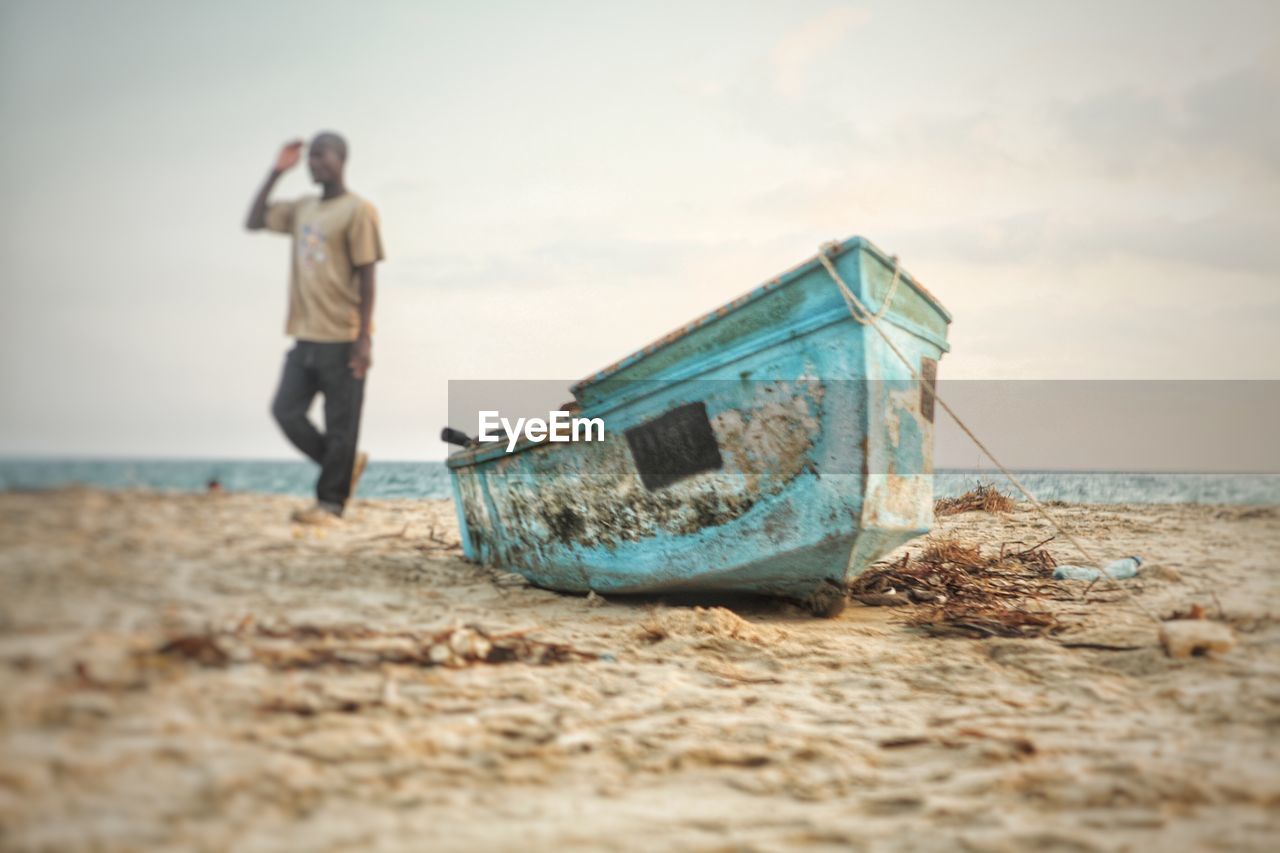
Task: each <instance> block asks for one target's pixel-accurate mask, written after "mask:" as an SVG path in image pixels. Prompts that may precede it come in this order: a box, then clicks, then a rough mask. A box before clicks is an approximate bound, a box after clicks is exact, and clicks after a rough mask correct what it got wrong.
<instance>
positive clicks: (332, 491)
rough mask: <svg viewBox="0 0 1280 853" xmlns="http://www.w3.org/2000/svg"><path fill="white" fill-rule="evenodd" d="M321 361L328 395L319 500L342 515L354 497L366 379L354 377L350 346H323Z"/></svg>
mask: <svg viewBox="0 0 1280 853" xmlns="http://www.w3.org/2000/svg"><path fill="white" fill-rule="evenodd" d="M322 346H323V347H324V351H323V352H322V353H321V354H320V357H319V358H318V359H317V362H318V365H319V373H320V392H321V393H322V394H324V461H323V462H321V463H320V481H319V482H318V483H316V498H317V500H318V501H319V502H320V505H321V506H323V507H324V508H325V509H328V510H331V511H333V512H337V513H341V512H342V508H343V507H345V506H346V504H347V498H349V497H350V496H351V474H352V468H353V467H354V465H355V460H356V443H357V442H358V441H359V439H360V410H361V408H363V406H364V380H363V379H356V378H355V377H354V376H352V375H351V367H350V366H349V365H348V364H347V359H349V358H350V357H351V345H350V344H323V345H322Z"/></svg>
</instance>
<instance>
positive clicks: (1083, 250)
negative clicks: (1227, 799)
mask: <svg viewBox="0 0 1280 853" xmlns="http://www.w3.org/2000/svg"><path fill="white" fill-rule="evenodd" d="M1277 103H1280V4H1275V3H1271V2H1230V0H1226V1H1225V2H1216V3H1212V4H1211V3H1207V2H1179V0H1164V2H1126V3H1114V2H1105V3H1098V2H1082V1H1081V0H1075V2H1039V3H1025V2H973V3H964V4H959V3H952V2H941V1H940V2H884V3H882V2H859V3H840V2H830V0H823V2H807V0H793V2H787V3H778V2H741V0H739V2H709V1H708V2H680V3H676V2H653V3H645V4H636V3H621V2H601V1H600V0H596V2H559V1H558V0H548V1H547V2H543V3H537V4H534V3H521V2H488V3H484V4H479V3H463V2H457V3H446V2H436V3H429V2H404V3H397V2H369V3H363V4H356V3H352V2H347V3H326V2H315V0H312V2H306V3H301V2H298V3H294V2H273V3H269V4H263V3H250V2H239V0H231V2H220V3H217V4H187V3H181V4H179V3H168V2H146V3H143V2H128V1H127V0H125V2H113V3H110V4H105V3H88V2H85V3H79V2H77V3H68V2H57V0H53V2H48V1H47V0H46V2H6V3H4V4H3V5H2V6H0V122H2V123H3V126H4V133H3V134H0V180H3V185H4V187H5V193H4V198H5V201H6V207H7V211H6V213H5V217H4V226H5V227H4V228H2V229H0V252H3V257H4V258H5V259H6V261H7V263H8V267H9V268H8V270H7V271H6V272H7V274H6V275H5V276H4V279H3V282H2V283H0V288H3V291H2V292H3V297H4V302H5V309H4V310H3V311H0V454H9V455H24V454H38V455H76V456H179V457H236V458H291V457H293V456H294V455H295V454H294V453H293V451H292V449H291V448H290V447H289V446H288V445H287V444H286V442H285V441H284V439H283V438H282V437H281V436H280V435H279V433H278V431H277V429H276V428H275V425H274V424H273V423H272V422H271V420H270V417H269V415H268V405H269V401H270V398H271V395H272V393H273V390H274V387H275V384H276V381H277V379H278V376H279V370H280V367H281V364H282V360H283V355H284V352H285V351H286V349H287V347H288V341H287V340H286V339H285V338H284V335H283V325H284V312H285V306H286V285H287V270H288V244H287V241H286V240H285V239H282V238H280V237H278V236H276V235H270V234H263V233H258V234H248V233H246V232H245V231H244V229H243V226H242V223H243V220H244V216H245V213H246V211H247V208H248V205H249V202H250V199H251V198H252V196H253V194H254V192H255V190H256V188H257V186H258V184H259V183H260V181H261V180H262V178H263V177H264V175H265V173H266V171H267V169H268V167H269V165H270V164H271V162H272V160H273V158H274V155H275V152H276V150H277V149H278V147H279V145H280V144H281V143H282V142H284V141H285V140H287V139H290V138H294V137H306V136H310V135H311V134H312V133H314V132H315V131H317V130H321V129H334V130H338V131H340V132H342V133H343V134H344V135H345V136H346V137H347V139H348V141H349V142H350V146H351V155H350V160H349V163H348V183H349V185H350V187H351V188H352V189H353V190H354V191H356V192H358V193H359V194H361V195H363V196H364V197H366V198H368V199H369V200H371V201H372V202H373V203H374V204H375V205H376V206H377V208H378V210H379V212H380V216H381V219H382V222H383V228H384V242H385V245H386V251H387V257H388V259H387V262H386V263H385V264H383V265H381V266H380V268H379V272H378V277H379V278H378V281H379V293H378V304H377V327H378V331H377V334H376V336H375V341H374V367H373V370H372V372H371V376H370V380H369V386H368V397H367V403H366V408H365V417H364V424H363V443H364V445H365V447H366V448H367V449H368V450H369V451H370V452H371V454H372V455H373V456H374V458H375V459H377V458H383V459H431V458H441V457H442V456H443V455H444V453H445V447H444V446H443V445H441V444H440V443H439V442H438V440H437V435H438V431H439V427H440V426H442V425H443V424H444V421H445V419H446V416H447V415H446V412H447V393H448V381H449V380H451V379H454V380H457V379H539V380H563V382H564V384H565V385H568V384H569V383H570V382H571V381H573V380H576V379H578V378H580V377H582V376H585V375H587V374H590V373H592V372H594V371H595V370H597V369H598V368H600V367H602V366H603V365H605V364H608V363H610V362H612V361H614V360H616V359H617V358H619V357H620V356H622V355H625V354H626V353H628V352H630V351H632V350H634V349H636V348H638V347H640V346H642V345H644V344H645V343H647V342H649V341H650V340H652V339H653V338H656V337H658V336H659V335H662V334H663V333H665V332H667V331H669V330H671V329H672V328H674V327H676V326H679V325H682V324H683V323H685V322H686V321H688V320H690V319H692V318H694V317H695V316H698V315H700V314H701V313H703V312H705V311H707V310H709V309H712V308H714V307H716V306H718V305H720V304H722V303H724V302H726V301H728V300H729V299H732V298H733V297H735V296H737V295H739V294H740V293H742V292H744V291H746V290H748V289H750V288H752V287H754V286H755V285H757V284H759V283H761V282H763V281H765V280H767V279H769V278H771V277H772V276H773V275H775V274H776V273H778V272H780V271H782V270H784V269H786V268H789V267H790V266H792V265H794V264H795V263H798V262H800V261H802V260H804V259H805V258H807V257H809V256H811V255H812V254H813V252H814V250H815V249H816V247H817V246H818V245H819V244H820V243H822V242H824V241H826V240H830V239H835V238H843V237H847V236H850V235H853V234H861V235H863V236H866V237H868V238H870V239H871V240H873V241H874V242H876V243H877V244H878V245H880V246H882V247H883V248H885V249H886V250H887V251H890V252H892V253H896V254H898V255H899V256H900V257H901V259H902V263H903V265H904V266H905V267H906V268H907V269H908V270H910V271H911V272H912V273H913V274H914V275H915V276H917V277H918V278H919V279H920V280H921V281H923V282H924V283H925V284H926V285H927V286H928V287H929V288H930V290H932V291H933V292H934V293H935V294H936V295H937V296H938V297H939V298H940V299H941V300H942V302H943V303H944V304H946V306H947V307H948V309H949V310H950V311H951V313H952V314H953V315H954V318H955V320H954V322H953V324H952V327H951V331H950V341H951V345H952V352H951V353H950V354H949V355H948V356H947V357H946V358H945V359H944V360H943V362H942V365H941V366H940V376H941V377H942V378H943V379H944V380H949V379H960V378H963V379H1037V380H1053V379H1086V380H1094V379H1179V380H1203V379H1217V380H1221V379H1255V380H1256V379H1280V367H1278V365H1280V359H1278V358H1277V357H1276V355H1275V353H1274V349H1273V340H1274V338H1275V336H1276V332H1277V330H1280V239H1277V237H1278V236H1280V203H1278V202H1280V110H1277V109H1276V108H1275V105H1276V104H1277ZM310 192H314V188H312V187H311V186H309V184H308V181H307V178H306V174H305V169H299V170H295V171H294V172H293V173H290V174H289V175H288V176H287V177H286V178H285V179H284V180H283V181H282V182H281V184H280V186H279V187H278V189H277V197H279V198H290V197H297V196H300V195H304V194H307V193H310ZM1269 387H1273V386H1270V385H1269ZM1270 393H1274V392H1270ZM948 446H949V445H948ZM1072 464H1074V463H1072Z"/></svg>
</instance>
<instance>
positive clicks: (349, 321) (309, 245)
mask: <svg viewBox="0 0 1280 853" xmlns="http://www.w3.org/2000/svg"><path fill="white" fill-rule="evenodd" d="M266 225H267V228H269V229H270V230H272V231H279V232H280V233H281V234H291V235H293V264H292V268H291V271H290V273H289V319H288V321H287V322H286V323H285V334H287V335H289V336H290V337H294V338H297V339H298V340H302V341H322V342H330V343H331V342H338V341H354V340H355V339H356V338H357V337H359V335H360V282H359V276H357V275H356V274H355V268H356V267H362V266H365V265H366V264H372V263H376V262H378V261H380V260H382V259H383V254H382V236H381V234H379V233H378V211H377V210H375V209H374V207H373V205H372V204H370V203H369V202H367V201H365V200H364V199H362V198H360V196H358V195H356V194H355V193H351V192H348V193H344V194H342V195H340V196H338V197H337V198H331V199H328V200H324V199H320V198H318V197H316V196H309V197H307V198H301V199H298V200H297V201H280V202H275V203H274V204H271V205H268V206H267V217H266Z"/></svg>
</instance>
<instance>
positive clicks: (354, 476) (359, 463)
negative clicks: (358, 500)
mask: <svg viewBox="0 0 1280 853" xmlns="http://www.w3.org/2000/svg"><path fill="white" fill-rule="evenodd" d="M368 464H369V454H368V453H365V452H364V451H363V450H361V451H360V452H359V453H357V454H356V462H355V464H354V465H353V466H351V491H350V492H348V494H350V495H353V496H354V495H355V493H356V486H358V485H360V477H361V476H362V475H363V474H364V469H365V466H367V465H368Z"/></svg>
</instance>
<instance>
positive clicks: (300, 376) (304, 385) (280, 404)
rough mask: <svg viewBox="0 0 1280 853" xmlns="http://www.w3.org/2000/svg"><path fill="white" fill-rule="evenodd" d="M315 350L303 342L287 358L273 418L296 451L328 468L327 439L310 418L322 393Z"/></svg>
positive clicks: (277, 391) (273, 408)
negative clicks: (314, 401)
mask: <svg viewBox="0 0 1280 853" xmlns="http://www.w3.org/2000/svg"><path fill="white" fill-rule="evenodd" d="M312 346H314V344H312V345H308V344H305V343H303V342H299V343H297V344H296V345H295V346H294V348H293V349H292V350H290V351H289V354H288V355H287V356H285V359H284V373H283V374H282V375H281V376H280V387H279V388H277V389H276V397H275V399H274V400H273V401H272V402H271V414H272V416H273V417H275V419H276V423H278V424H280V429H281V430H283V431H284V434H285V437H286V438H288V439H289V441H291V442H293V446H294V447H296V448H298V449H299V450H301V451H302V452H303V453H305V454H306V455H307V456H308V457H309V458H310V459H313V460H315V461H316V462H317V463H318V464H324V455H325V453H324V451H325V440H324V436H322V435H321V434H320V431H319V430H317V429H316V427H315V424H313V423H311V419H310V418H308V417H307V410H308V409H310V408H311V401H312V400H314V399H315V397H316V392H318V391H319V390H320V383H319V377H318V375H317V371H316V369H315V365H314V363H309V362H314V360H315V353H314V352H311V351H310V349H311V347H312Z"/></svg>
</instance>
